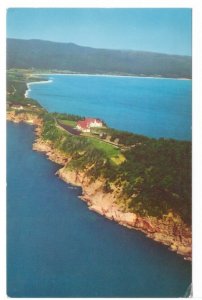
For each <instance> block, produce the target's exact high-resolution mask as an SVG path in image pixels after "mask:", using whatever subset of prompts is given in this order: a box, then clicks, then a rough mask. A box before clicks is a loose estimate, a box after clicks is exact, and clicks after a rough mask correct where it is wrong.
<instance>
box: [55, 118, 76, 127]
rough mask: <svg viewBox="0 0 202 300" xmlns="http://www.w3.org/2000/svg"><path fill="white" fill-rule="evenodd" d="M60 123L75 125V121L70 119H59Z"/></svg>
mask: <svg viewBox="0 0 202 300" xmlns="http://www.w3.org/2000/svg"><path fill="white" fill-rule="evenodd" d="M59 121H60V122H61V123H62V124H64V125H69V126H71V127H76V123H77V122H75V121H71V120H59Z"/></svg>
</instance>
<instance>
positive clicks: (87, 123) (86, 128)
mask: <svg viewBox="0 0 202 300" xmlns="http://www.w3.org/2000/svg"><path fill="white" fill-rule="evenodd" d="M102 126H103V122H102V121H101V120H100V119H95V118H86V119H85V120H83V121H78V122H77V125H76V128H77V129H79V130H81V131H83V132H90V128H91V127H102Z"/></svg>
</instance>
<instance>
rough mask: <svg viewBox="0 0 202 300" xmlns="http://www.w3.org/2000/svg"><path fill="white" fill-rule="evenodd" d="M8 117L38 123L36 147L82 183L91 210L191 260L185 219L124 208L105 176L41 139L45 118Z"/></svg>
mask: <svg viewBox="0 0 202 300" xmlns="http://www.w3.org/2000/svg"><path fill="white" fill-rule="evenodd" d="M7 120H8V121H12V122H14V123H19V122H25V123H27V124H29V125H35V126H36V129H35V134H36V139H35V141H34V143H33V150H35V151H38V152H43V153H45V154H46V156H47V158H48V159H49V160H51V161H53V162H55V163H57V164H59V165H61V168H59V169H58V171H57V172H56V174H55V175H57V176H59V178H60V179H62V180H63V181H65V182H67V183H69V184H71V185H73V186H79V187H81V188H82V195H81V196H80V197H79V198H80V199H81V200H83V201H85V202H86V204H87V206H88V208H89V209H90V210H92V211H94V212H96V213H98V214H100V215H102V216H104V217H106V218H107V219H110V220H112V221H115V222H117V223H119V224H120V225H123V226H125V227H128V228H130V229H133V230H140V231H142V232H143V233H144V234H145V236H146V237H148V238H151V239H153V240H154V241H156V242H160V243H161V244H164V245H166V246H167V247H168V249H169V250H171V251H174V252H176V253H178V254H179V255H182V256H183V257H184V259H185V260H191V256H192V254H191V252H192V246H191V244H192V238H191V228H189V226H187V225H186V224H185V223H183V222H182V221H181V219H179V218H178V217H177V218H176V217H175V218H173V216H171V217H169V216H166V217H165V218H164V217H163V218H162V219H157V218H155V217H151V216H147V217H143V216H140V215H138V214H135V213H132V212H129V211H123V209H122V208H121V205H120V204H118V203H117V202H116V199H117V198H118V197H119V196H120V195H119V193H118V192H117V191H115V192H110V193H109V192H108V193H106V192H104V190H103V186H104V184H105V181H104V179H103V178H98V179H96V181H94V182H91V180H90V178H89V177H88V176H87V175H86V173H85V172H82V171H76V170H70V169H68V163H69V162H70V160H71V157H70V156H69V155H68V154H67V153H62V152H61V151H59V150H58V149H56V148H54V146H53V145H52V143H51V142H50V141H44V140H42V139H41V131H42V126H43V122H42V120H41V119H40V118H39V117H38V116H37V115H36V116H33V115H30V114H27V113H23V112H22V113H21V114H17V115H15V111H12V112H8V113H7Z"/></svg>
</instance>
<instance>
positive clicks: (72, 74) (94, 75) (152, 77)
mask: <svg viewBox="0 0 202 300" xmlns="http://www.w3.org/2000/svg"><path fill="white" fill-rule="evenodd" d="M35 75H36V76H40V75H42V76H51V75H58V76H85V77H114V78H137V79H162V80H166V79H168V80H189V81H192V79H191V78H172V77H158V76H156V77H155V76H135V75H134V76H133V75H112V74H88V73H36V74H33V76H35Z"/></svg>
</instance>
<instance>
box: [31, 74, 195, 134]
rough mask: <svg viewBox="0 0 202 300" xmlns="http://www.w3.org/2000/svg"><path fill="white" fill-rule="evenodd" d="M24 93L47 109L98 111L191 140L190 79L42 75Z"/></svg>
mask: <svg viewBox="0 0 202 300" xmlns="http://www.w3.org/2000/svg"><path fill="white" fill-rule="evenodd" d="M43 78H45V79H49V80H51V81H52V82H49V83H46V84H38V83H36V84H32V85H30V86H29V87H30V91H29V93H28V95H29V97H32V98H34V99H36V100H38V101H39V103H41V104H42V106H44V107H45V108H46V109H47V110H48V111H50V112H61V113H63V112H66V113H70V114H77V115H81V116H85V117H98V118H101V119H103V120H104V121H105V122H106V123H107V124H108V126H110V127H112V128H116V129H120V130H126V131H129V132H134V133H138V134H143V135H146V136H149V137H154V138H160V137H164V138H174V139H178V140H191V122H192V117H191V114H192V101H191V100H192V81H191V80H177V79H168V78H167V79H165V78H162V79H156V78H138V77H118V76H117V77H116V76H99V75H98V76H90V75H89V76H88V75H46V76H43Z"/></svg>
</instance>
